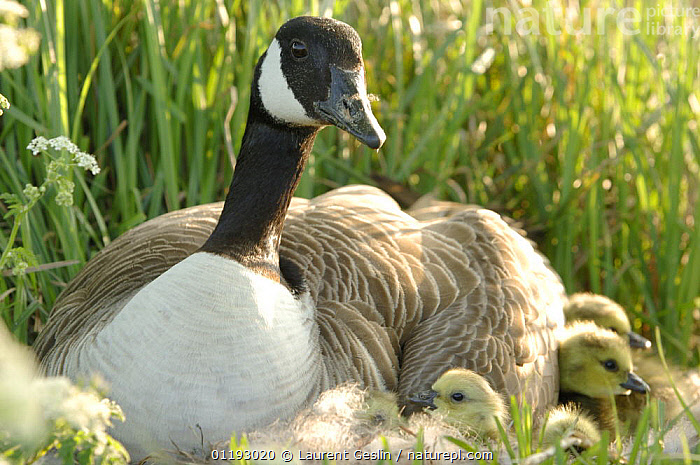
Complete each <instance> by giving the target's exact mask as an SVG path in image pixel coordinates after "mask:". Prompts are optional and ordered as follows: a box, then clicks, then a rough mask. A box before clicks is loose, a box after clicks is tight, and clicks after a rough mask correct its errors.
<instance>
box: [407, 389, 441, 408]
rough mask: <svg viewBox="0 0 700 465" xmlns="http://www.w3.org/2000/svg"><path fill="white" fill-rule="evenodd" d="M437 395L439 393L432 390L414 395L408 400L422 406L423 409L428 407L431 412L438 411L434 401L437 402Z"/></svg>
mask: <svg viewBox="0 0 700 465" xmlns="http://www.w3.org/2000/svg"><path fill="white" fill-rule="evenodd" d="M437 395H438V393H437V391H433V390H432V389H426V390H425V391H421V392H419V393H417V394H413V395H412V396H411V397H409V398H408V400H410V401H411V402H413V403H416V404H418V405H420V406H421V407H427V408H429V409H430V410H435V409H437V405H435V402H433V401H434V400H435V398H436V397H437Z"/></svg>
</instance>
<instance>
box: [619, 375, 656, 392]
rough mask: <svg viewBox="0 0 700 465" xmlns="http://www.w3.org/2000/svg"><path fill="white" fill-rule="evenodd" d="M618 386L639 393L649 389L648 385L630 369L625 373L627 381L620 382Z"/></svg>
mask: <svg viewBox="0 0 700 465" xmlns="http://www.w3.org/2000/svg"><path fill="white" fill-rule="evenodd" d="M620 386H622V387H623V388H625V389H631V390H633V391H637V392H641V393H645V392H649V391H650V390H651V389H650V388H649V385H648V384H647V383H646V382H645V381H644V380H643V379H642V378H640V377H639V376H638V375H637V374H636V373H634V372H632V371H630V372H629V374H628V375H627V381H625V382H624V383H620Z"/></svg>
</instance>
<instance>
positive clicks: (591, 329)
mask: <svg viewBox="0 0 700 465" xmlns="http://www.w3.org/2000/svg"><path fill="white" fill-rule="evenodd" d="M559 377H560V386H561V390H562V391H563V392H573V393H578V394H583V395H584V396H588V397H591V398H607V397H609V396H610V395H629V394H630V390H632V391H636V392H642V393H643V392H647V391H649V386H648V385H647V383H646V382H644V380H643V379H642V378H640V377H639V376H638V375H637V374H636V373H634V371H633V370H632V353H631V350H630V348H629V345H628V343H627V341H626V340H625V339H623V338H622V337H620V336H619V335H618V334H617V333H615V332H613V331H610V330H607V329H604V328H601V327H599V326H597V325H596V324H595V323H591V322H579V323H574V324H572V325H568V326H567V327H566V328H564V329H563V330H562V331H561V332H560V335H559Z"/></svg>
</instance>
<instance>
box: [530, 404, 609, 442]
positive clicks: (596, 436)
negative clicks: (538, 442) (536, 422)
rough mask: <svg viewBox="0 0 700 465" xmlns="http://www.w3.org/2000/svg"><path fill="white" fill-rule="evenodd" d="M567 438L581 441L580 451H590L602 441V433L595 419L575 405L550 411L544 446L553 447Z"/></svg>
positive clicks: (561, 406) (558, 407) (567, 405)
mask: <svg viewBox="0 0 700 465" xmlns="http://www.w3.org/2000/svg"><path fill="white" fill-rule="evenodd" d="M567 437H574V438H577V439H579V440H580V444H579V446H578V447H577V448H578V449H588V448H590V447H591V446H592V445H594V444H596V443H598V442H599V441H600V431H599V430H598V427H597V426H596V424H595V421H594V420H593V418H591V417H590V416H588V415H587V414H586V413H584V412H583V411H582V410H581V407H579V406H577V405H576V404H573V403H569V404H566V405H559V406H557V407H555V408H553V409H552V410H550V412H549V417H548V419H547V424H546V425H545V429H544V434H543V436H542V445H543V446H544V447H551V446H554V445H555V444H557V443H559V442H560V441H561V440H562V439H565V438H567Z"/></svg>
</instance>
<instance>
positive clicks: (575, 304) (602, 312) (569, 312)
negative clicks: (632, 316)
mask: <svg viewBox="0 0 700 465" xmlns="http://www.w3.org/2000/svg"><path fill="white" fill-rule="evenodd" d="M564 316H565V317H566V321H567V323H572V322H574V321H592V322H594V323H595V324H597V325H598V326H601V327H603V328H606V329H609V330H611V331H615V332H616V333H617V334H619V335H621V336H626V337H627V338H629V345H630V347H634V348H638V349H650V348H651V341H649V339H647V338H645V337H644V336H641V335H640V334H637V333H635V332H634V331H632V326H631V325H630V320H629V318H627V314H626V313H625V310H624V309H623V308H622V307H621V306H620V305H619V304H618V303H617V302H614V301H612V300H610V299H608V298H607V297H605V296H603V295H598V294H589V293H580V294H574V295H572V296H570V297H569V302H568V303H567V305H566V306H565V307H564Z"/></svg>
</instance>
